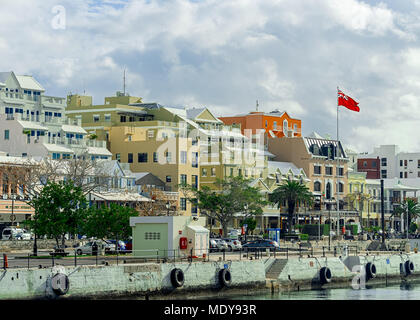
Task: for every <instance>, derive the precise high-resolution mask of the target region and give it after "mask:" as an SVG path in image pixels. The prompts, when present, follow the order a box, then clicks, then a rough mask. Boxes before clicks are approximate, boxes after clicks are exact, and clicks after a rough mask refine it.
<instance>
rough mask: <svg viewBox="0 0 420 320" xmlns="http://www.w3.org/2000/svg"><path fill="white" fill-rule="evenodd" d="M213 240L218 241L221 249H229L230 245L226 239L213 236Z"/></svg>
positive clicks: (217, 243)
mask: <svg viewBox="0 0 420 320" xmlns="http://www.w3.org/2000/svg"><path fill="white" fill-rule="evenodd" d="M212 240H214V241H215V242H216V245H217V248H218V249H219V251H223V250H228V248H229V247H228V244H227V243H226V241H225V240H223V239H220V238H213V239H212Z"/></svg>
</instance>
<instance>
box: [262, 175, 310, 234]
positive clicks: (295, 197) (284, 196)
mask: <svg viewBox="0 0 420 320" xmlns="http://www.w3.org/2000/svg"><path fill="white" fill-rule="evenodd" d="M312 197H313V196H312V193H311V192H310V190H309V189H308V187H306V186H305V185H304V184H303V183H301V182H297V181H290V180H286V181H285V182H284V183H283V184H282V185H280V186H279V187H278V188H277V189H276V190H274V191H273V193H272V194H270V196H269V200H270V201H271V202H272V203H275V204H277V208H278V209H280V208H281V205H282V203H283V202H284V201H286V202H287V213H288V217H287V221H288V228H289V233H290V232H291V231H292V227H293V215H294V213H295V208H296V204H297V203H298V202H304V203H311V202H312Z"/></svg>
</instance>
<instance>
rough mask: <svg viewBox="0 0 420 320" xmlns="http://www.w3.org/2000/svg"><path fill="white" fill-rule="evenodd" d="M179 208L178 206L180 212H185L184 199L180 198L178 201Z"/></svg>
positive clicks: (185, 200)
mask: <svg viewBox="0 0 420 320" xmlns="http://www.w3.org/2000/svg"><path fill="white" fill-rule="evenodd" d="M179 206H180V209H181V210H182V211H185V210H187V199H186V198H180V199H179Z"/></svg>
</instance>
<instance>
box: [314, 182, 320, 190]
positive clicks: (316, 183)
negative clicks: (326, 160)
mask: <svg viewBox="0 0 420 320" xmlns="http://www.w3.org/2000/svg"><path fill="white" fill-rule="evenodd" d="M314 191H321V183H320V182H319V181H315V182H314Z"/></svg>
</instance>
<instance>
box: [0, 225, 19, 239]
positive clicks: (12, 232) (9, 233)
mask: <svg viewBox="0 0 420 320" xmlns="http://www.w3.org/2000/svg"><path fill="white" fill-rule="evenodd" d="M20 233H23V229H20V228H16V227H7V228H4V229H3V232H2V234H1V239H2V240H11V239H16V236H17V235H18V234H20Z"/></svg>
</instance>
